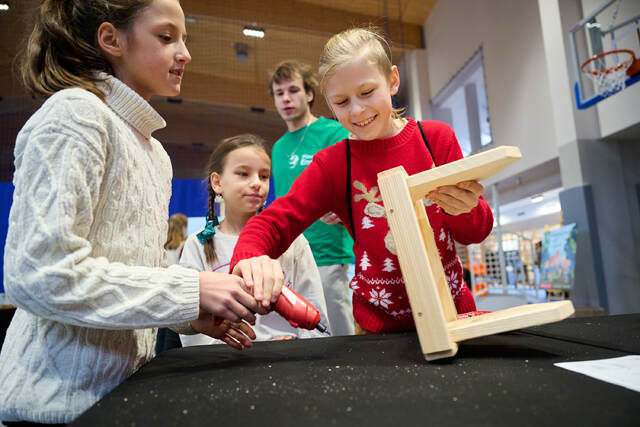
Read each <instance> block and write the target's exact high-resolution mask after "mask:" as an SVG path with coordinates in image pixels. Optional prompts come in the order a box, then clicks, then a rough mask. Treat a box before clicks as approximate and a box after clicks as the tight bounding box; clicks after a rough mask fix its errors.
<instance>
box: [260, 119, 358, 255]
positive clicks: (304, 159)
mask: <svg viewBox="0 0 640 427" xmlns="http://www.w3.org/2000/svg"><path fill="white" fill-rule="evenodd" d="M348 136H349V131H347V130H346V129H344V128H343V127H342V126H341V125H340V123H338V122H337V121H335V120H328V119H325V118H324V117H319V118H318V120H316V121H315V122H313V123H311V124H310V125H309V126H305V127H303V128H302V129H298V130H297V131H295V132H287V133H285V134H284V135H283V136H282V138H280V139H279V140H277V141H276V143H275V144H274V146H273V150H272V152H271V161H272V165H273V182H274V185H275V195H276V197H280V196H284V195H285V194H287V192H288V191H289V189H290V188H291V185H292V184H293V181H295V179H296V178H297V177H298V175H300V174H301V173H302V171H303V170H304V169H305V168H306V167H307V166H308V165H309V163H311V159H312V158H313V155H314V154H315V153H317V152H318V151H320V150H322V149H323V148H326V147H329V146H331V145H333V144H335V143H336V142H338V141H342V140H343V139H345V138H347V137H348ZM304 236H305V237H306V238H307V240H308V241H309V245H310V246H311V251H312V252H313V257H314V258H315V260H316V264H318V265H335V264H351V263H353V262H354V261H353V249H352V248H353V240H352V239H351V236H349V233H348V232H347V229H346V228H344V226H343V225H342V224H335V225H327V224H325V223H324V222H322V221H316V222H315V223H313V224H311V226H310V227H309V228H307V230H306V231H305V232H304Z"/></svg>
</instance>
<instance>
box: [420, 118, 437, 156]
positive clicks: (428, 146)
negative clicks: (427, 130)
mask: <svg viewBox="0 0 640 427" xmlns="http://www.w3.org/2000/svg"><path fill="white" fill-rule="evenodd" d="M416 123H417V124H418V128H419V129H420V134H421V135H422V140H423V141H424V145H426V146H427V150H429V154H431V158H432V159H433V164H434V165H435V164H436V158H435V157H434V156H433V151H431V146H430V145H429V140H428V139H427V135H425V134H424V129H422V125H421V124H420V122H419V121H416Z"/></svg>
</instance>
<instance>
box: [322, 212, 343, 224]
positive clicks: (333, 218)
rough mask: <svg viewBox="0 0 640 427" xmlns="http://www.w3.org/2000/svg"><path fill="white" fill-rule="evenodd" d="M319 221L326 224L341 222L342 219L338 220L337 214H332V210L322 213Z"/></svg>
mask: <svg viewBox="0 0 640 427" xmlns="http://www.w3.org/2000/svg"><path fill="white" fill-rule="evenodd" d="M320 221H322V222H324V223H325V224H327V225H335V224H342V221H341V220H340V218H339V217H338V215H336V214H334V213H333V212H327V213H326V214H324V215H322V217H321V218H320Z"/></svg>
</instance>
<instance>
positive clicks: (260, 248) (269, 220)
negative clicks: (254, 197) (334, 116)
mask: <svg viewBox="0 0 640 427" xmlns="http://www.w3.org/2000/svg"><path fill="white" fill-rule="evenodd" d="M334 147H335V146H332V147H328V148H326V149H324V150H321V151H319V152H318V153H317V154H316V155H315V156H314V158H313V161H312V162H311V164H309V166H307V168H306V169H305V170H304V171H303V172H302V173H301V174H300V176H298V178H296V180H295V181H294V183H293V185H292V186H291V190H290V191H289V192H288V193H287V194H286V195H285V196H283V197H279V198H278V199H276V200H275V201H274V202H273V203H272V204H271V205H269V207H268V208H267V209H265V210H264V211H263V212H262V213H261V214H260V215H256V216H254V217H253V218H251V219H250V220H249V222H248V223H247V225H246V226H245V227H244V229H243V230H242V233H240V237H239V239H238V243H237V244H236V247H235V250H234V252H233V257H232V258H231V263H230V266H229V269H230V270H229V271H233V268H234V267H235V265H236V264H237V263H238V262H239V261H240V260H243V259H246V258H252V257H256V256H261V255H267V256H269V257H270V258H273V259H276V258H278V257H279V256H280V255H282V254H283V253H284V251H286V250H287V249H288V248H289V246H290V245H291V243H292V242H293V241H294V240H295V239H296V237H298V236H299V235H300V234H301V233H302V232H303V231H304V230H306V229H307V228H308V227H309V226H310V225H311V224H312V223H313V222H314V221H316V220H317V219H318V218H320V217H321V216H322V215H324V214H325V213H327V212H335V213H336V214H338V216H341V212H343V211H344V210H345V209H344V206H342V207H340V206H339V203H337V202H336V201H337V200H339V199H338V198H336V197H335V194H336V188H335V182H334V181H335V180H334V179H333V178H334V177H332V176H331V174H330V173H327V171H326V169H327V165H326V163H325V162H324V160H323V159H324V158H327V157H328V156H326V155H325V154H326V150H332V149H334ZM342 191H344V190H342ZM341 219H343V221H344V220H345V218H344V213H343V214H342V216H341Z"/></svg>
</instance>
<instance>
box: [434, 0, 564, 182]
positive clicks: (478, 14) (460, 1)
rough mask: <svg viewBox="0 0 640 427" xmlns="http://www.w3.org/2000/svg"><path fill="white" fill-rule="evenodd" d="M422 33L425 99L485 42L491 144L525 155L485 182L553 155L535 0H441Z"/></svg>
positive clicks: (540, 37) (549, 112)
mask: <svg viewBox="0 0 640 427" xmlns="http://www.w3.org/2000/svg"><path fill="white" fill-rule="evenodd" d="M424 34H425V45H426V51H427V69H428V75H429V81H430V92H431V97H433V96H435V95H436V94H437V93H438V92H439V91H440V90H441V89H442V88H443V87H444V86H445V85H446V84H447V82H448V81H449V80H450V79H451V78H452V77H453V76H454V75H455V73H456V72H457V71H458V70H459V69H460V68H461V67H462V66H463V65H464V63H465V62H466V61H467V60H468V59H469V58H471V56H472V54H473V53H474V52H475V51H476V50H477V49H478V48H479V47H480V46H482V48H483V55H484V67H485V79H486V87H487V99H488V103H489V115H490V121H491V130H492V133H493V139H494V144H493V146H499V145H516V146H518V147H520V150H521V151H522V154H523V158H522V160H520V161H519V162H517V163H516V164H515V165H513V166H510V167H509V168H508V169H506V170H505V171H503V172H501V173H499V174H497V175H495V176H494V177H493V178H491V179H490V180H487V181H486V183H487V184H490V183H492V182H497V181H500V180H502V179H503V178H506V177H509V176H512V175H515V174H517V173H519V172H521V171H524V170H526V169H529V168H531V167H534V166H536V165H539V164H541V163H543V162H545V161H548V160H550V159H552V158H555V157H557V156H558V147H557V145H556V142H555V129H554V120H553V113H552V110H551V104H550V96H549V95H550V89H549V81H548V77H547V70H546V65H545V55H544V47H543V41H542V32H541V26H540V15H539V11H538V3H537V2H536V1H529V0H455V1H454V0H446V1H440V2H438V3H437V4H436V7H435V8H434V10H433V12H432V13H431V15H430V16H429V18H428V19H427V21H426V23H425V26H424ZM489 147H491V146H489Z"/></svg>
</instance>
